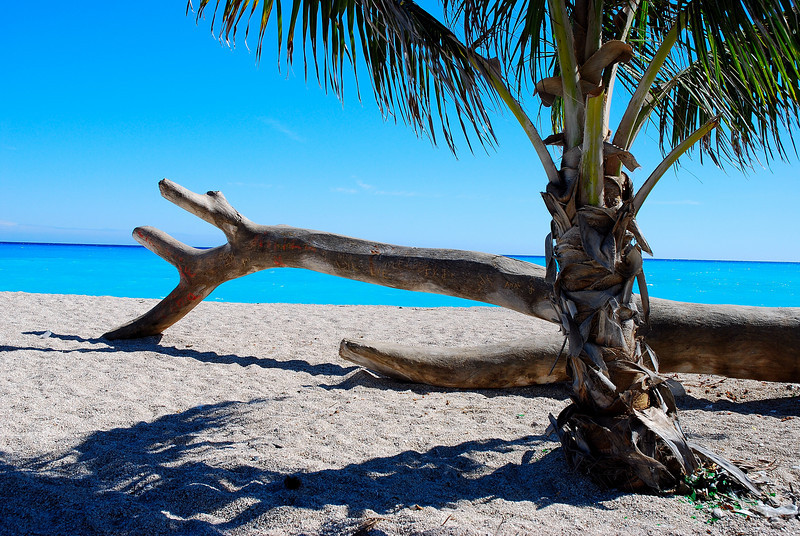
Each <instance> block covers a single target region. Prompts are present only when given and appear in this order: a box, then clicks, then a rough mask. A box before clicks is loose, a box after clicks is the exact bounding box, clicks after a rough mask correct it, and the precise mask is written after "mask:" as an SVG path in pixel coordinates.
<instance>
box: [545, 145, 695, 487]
mask: <svg viewBox="0 0 800 536" xmlns="http://www.w3.org/2000/svg"><path fill="white" fill-rule="evenodd" d="M565 160H566V159H565ZM566 164H567V165H566V166H565V167H564V168H563V169H562V176H563V177H564V180H563V182H562V188H561V189H560V191H559V189H558V188H549V190H550V191H549V192H547V193H545V194H543V195H544V198H545V203H546V205H547V207H548V209H549V210H550V212H551V214H552V216H553V222H552V226H551V227H552V232H551V235H550V236H549V237H548V242H550V241H552V243H548V248H547V249H548V257H549V258H548V268H549V273H550V274H551V277H553V276H554V277H553V279H554V299H555V306H556V309H557V311H558V313H559V314H560V316H561V323H562V329H563V331H564V332H565V333H566V334H567V336H568V345H567V372H568V374H569V376H570V379H571V381H572V390H573V396H572V398H573V402H572V404H571V405H570V406H568V407H567V408H566V409H564V411H562V413H561V414H560V415H559V417H558V419H557V420H556V421H555V428H556V430H557V431H558V433H559V436H560V438H561V441H562V445H563V447H564V451H565V455H566V457H567V460H568V462H569V463H570V465H571V466H573V467H574V468H576V469H578V470H580V471H582V472H585V473H587V474H588V475H589V476H591V477H592V478H593V479H595V480H596V481H598V482H599V483H601V484H603V485H607V486H612V487H618V488H623V489H634V490H639V489H650V490H657V491H661V490H668V489H674V488H675V487H676V486H678V485H679V483H680V482H681V481H682V477H683V476H686V475H689V474H691V473H692V472H693V471H694V470H695V469H696V467H697V462H696V459H695V456H694V454H693V453H692V450H691V448H690V447H689V445H688V444H687V442H686V439H685V437H684V435H683V433H682V431H681V429H680V424H679V423H678V418H677V413H676V409H675V402H674V399H673V397H672V394H671V393H670V391H669V389H668V387H667V386H666V384H665V383H664V381H663V379H662V378H661V377H660V376H659V375H658V373H657V371H656V370H652V369H657V359H656V358H655V356H654V354H653V353H652V351H651V350H650V348H649V347H648V346H647V344H646V343H645V342H644V340H643V339H642V337H641V336H640V335H639V333H638V328H639V326H640V325H643V324H644V323H646V322H647V317H648V300H647V294H646V286H645V285H644V276H643V273H642V254H641V251H642V245H644V247H645V248H646V247H647V246H646V242H644V240H643V239H642V238H641V236H640V234H639V232H638V228H637V226H636V223H635V219H634V213H633V209H632V201H633V195H632V188H631V186H630V181H629V179H628V178H627V176H625V175H624V173H623V174H621V175H620V176H618V177H605V180H604V181H603V187H602V188H601V189H600V192H601V194H600V195H601V196H602V197H601V198H600V199H599V202H598V203H597V204H594V203H593V204H588V203H586V202H585V201H584V199H585V192H584V193H582V191H583V190H584V189H583V188H581V187H580V186H579V185H578V183H579V181H580V180H581V175H582V174H583V169H582V170H581V172H578V170H577V169H576V168H577V166H576V167H575V168H573V167H568V164H570V162H569V161H567V162H566ZM584 169H585V167H584ZM573 177H574V178H573ZM570 178H572V179H571V180H569V179H570ZM596 190H597V188H595V191H596ZM578 197H579V198H581V199H576V198H578ZM598 205H599V206H598ZM576 207H577V208H576ZM637 280H638V281H639V283H640V284H639V289H640V292H641V294H642V307H641V308H639V307H637V305H636V302H635V301H634V297H633V287H634V284H635V283H636V282H637Z"/></svg>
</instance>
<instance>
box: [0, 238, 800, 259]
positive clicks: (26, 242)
mask: <svg viewBox="0 0 800 536" xmlns="http://www.w3.org/2000/svg"><path fill="white" fill-rule="evenodd" d="M0 245H31V246H85V247H93V248H106V247H107V248H140V249H147V248H146V247H144V246H142V245H141V244H95V243H83V242H32V241H29V240H23V241H16V240H10V241H9V240H0ZM191 247H193V248H196V249H212V248H215V247H218V246H191ZM412 247H416V246H412ZM420 249H436V248H420ZM464 251H470V250H464ZM498 255H502V256H503V257H511V258H520V257H522V258H542V259H543V258H544V255H543V254H527V253H498ZM644 261H645V262H649V261H667V262H668V261H680V262H732V263H734V262H735V263H765V264H767V263H768V264H800V261H770V260H757V261H756V260H743V259H687V258H681V257H645V258H644Z"/></svg>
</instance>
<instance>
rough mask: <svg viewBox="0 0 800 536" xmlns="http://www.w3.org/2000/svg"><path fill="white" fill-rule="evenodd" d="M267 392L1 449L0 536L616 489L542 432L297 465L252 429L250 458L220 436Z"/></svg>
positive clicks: (233, 524) (238, 521)
mask: <svg viewBox="0 0 800 536" xmlns="http://www.w3.org/2000/svg"><path fill="white" fill-rule="evenodd" d="M275 400H276V399H260V400H253V401H250V402H246V403H245V402H223V403H219V404H214V405H208V406H198V407H195V408H192V409H190V410H188V411H185V412H182V413H177V414H172V415H166V416H164V417H162V418H160V419H158V420H155V421H153V422H150V423H144V422H141V423H139V424H136V425H134V426H131V427H127V428H116V429H112V430H107V431H98V432H95V433H93V434H91V435H90V436H88V437H87V438H86V439H85V440H84V441H83V442H81V443H80V444H79V445H77V446H76V447H75V448H74V449H72V450H70V451H69V452H67V453H65V454H63V455H61V456H59V457H42V458H36V459H30V460H13V459H10V457H9V456H7V455H5V454H3V453H1V452H0V534H6V533H9V534H13V533H34V534H49V533H58V534H67V535H68V534H117V533H132V534H136V533H139V534H144V533H147V534H175V533H181V534H220V533H223V532H227V531H230V530H233V529H236V528H238V527H242V526H245V525H248V524H249V523H250V522H252V521H254V520H256V519H258V518H261V519H260V520H259V522H260V523H261V522H263V521H264V520H265V519H270V518H271V516H272V515H281V512H283V513H284V515H285V507H287V506H293V507H295V508H299V509H301V510H300V511H302V509H307V510H315V511H323V510H325V509H326V508H328V507H330V506H337V505H340V506H344V507H345V508H346V509H347V512H348V519H350V520H357V519H358V518H361V517H362V516H363V514H364V512H365V511H367V510H369V511H371V512H375V513H377V514H378V515H381V514H391V513H393V512H397V511H398V510H401V509H403V508H418V507H426V506H431V507H434V508H442V507H448V506H455V505H456V503H457V502H458V501H463V500H466V501H489V500H493V499H502V500H505V501H512V502H521V501H526V502H530V503H531V507H532V508H545V507H547V506H549V505H551V504H554V503H568V504H573V505H580V506H586V507H590V508H596V509H603V508H604V507H603V506H602V502H603V501H605V500H611V499H613V498H615V497H617V496H619V493H616V492H613V491H612V492H609V491H602V490H600V489H598V488H594V486H592V485H591V484H587V482H586V481H585V480H584V479H582V478H580V477H577V476H574V475H572V474H571V473H570V472H569V471H568V469H567V466H566V463H565V462H564V460H563V457H562V456H561V455H560V453H559V452H558V451H550V452H547V449H546V447H552V443H550V442H548V441H547V440H546V438H544V437H543V436H526V437H521V438H518V439H514V440H503V439H491V440H479V441H465V442H463V443H459V444H457V445H442V446H437V447H433V448H430V449H429V450H427V451H424V452H417V451H415V450H405V451H402V452H398V453H396V454H393V455H389V456H385V457H378V458H373V459H367V460H364V461H361V462H359V463H351V464H347V465H343V466H340V467H335V468H330V469H322V470H316V471H305V472H303V471H301V472H297V471H296V469H294V470H293V469H292V468H290V467H288V466H287V464H289V463H291V462H287V461H285V460H284V459H283V457H282V456H281V450H282V448H281V446H280V445H277V444H273V443H270V442H269V441H268V440H266V439H264V438H259V437H258V436H256V437H255V438H253V437H252V436H251V437H250V438H248V440H247V445H246V446H247V447H248V448H250V449H251V450H250V451H249V452H250V453H251V454H252V452H254V451H253V450H252V448H253V445H254V443H253V442H254V441H255V442H256V443H257V444H256V445H255V450H256V451H257V452H258V455H257V456H252V455H251V456H247V455H244V454H242V452H243V451H242V450H241V448H243V446H242V445H237V444H236V443H233V442H232V441H230V440H229V439H225V438H226V437H230V435H229V434H227V432H228V428H230V427H231V426H232V427H236V426H240V425H241V423H242V415H243V414H246V413H247V412H248V411H253V410H254V408H255V409H257V408H258V407H263V405H269V404H271V403H274V402H275ZM323 444H324V440H323V439H320V446H322V445H323ZM545 446H546V447H545ZM237 448H239V450H237ZM307 448H309V449H313V448H314V445H308V446H307ZM508 450H524V451H525V452H524V454H523V456H522V458H521V461H520V463H508V464H506V465H504V466H502V467H499V468H496V469H494V470H489V469H488V468H487V467H486V466H485V465H484V464H483V463H481V462H480V461H479V460H480V457H481V456H482V455H484V454H485V453H489V452H500V451H508ZM244 451H247V449H246V448H245V449H244ZM544 452H547V453H544ZM295 461H296V460H295ZM551 475H559V476H558V478H551ZM587 486H591V489H587ZM265 516H266V517H265ZM338 522H339V523H341V521H338ZM354 522H355V521H354ZM332 530H334V531H335V530H336V529H335V528H333V529H332Z"/></svg>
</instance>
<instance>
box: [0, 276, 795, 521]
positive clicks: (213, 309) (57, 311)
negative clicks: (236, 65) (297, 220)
mask: <svg viewBox="0 0 800 536" xmlns="http://www.w3.org/2000/svg"><path fill="white" fill-rule="evenodd" d="M154 303H155V302H154V301H153V300H144V299H126V298H110V297H89V296H74V295H45V294H27V293H19V292H2V293H0V309H1V310H2V311H3V320H2V322H0V398H1V399H2V404H0V534H3V535H6V534H9V535H11V534H82V535H84V534H89V535H91V534H137V535H149V534H232V535H239V534H242V535H244V534H247V535H250V534H252V535H256V534H258V535H283V534H347V535H354V534H359V535H363V534H372V535H384V534H385V535H397V534H428V535H440V534H441V535H445V534H446V535H490V536H491V535H515V534H577V533H584V534H632V535H633V534H637V535H638V534H720V535H722V534H752V535H756V534H759V535H763V534H798V533H800V522H799V521H798V519H797V518H796V517H790V518H788V519H787V518H780V517H777V518H771V519H767V518H764V517H750V518H745V517H743V516H741V515H737V514H733V513H731V512H720V511H717V512H716V513H717V514H723V515H722V518H721V519H719V520H718V521H713V519H714V517H713V513H714V512H712V510H711V508H701V509H698V508H696V507H695V506H694V505H693V504H690V502H689V501H687V500H686V499H685V498H682V497H676V496H664V497H661V496H641V495H632V494H629V493H622V492H617V491H603V490H600V489H598V488H597V487H596V486H594V485H593V484H591V483H590V482H589V481H587V480H586V479H585V478H583V477H581V476H579V475H575V474H572V473H570V472H569V470H568V469H567V467H566V464H565V462H564V459H563V457H562V455H561V452H560V450H559V445H558V443H557V442H555V441H553V440H552V439H551V438H548V437H546V436H545V428H546V426H547V422H548V414H549V413H553V414H557V413H558V411H559V410H560V409H561V408H563V407H564V406H565V405H566V404H567V401H568V396H569V392H568V390H567V388H566V387H565V386H564V385H552V386H542V387H530V388H521V389H510V390H502V391H480V390H476V391H467V390H447V389H440V388H433V387H427V386H422V385H413V384H404V383H400V382H397V381H394V380H389V379H386V378H381V377H378V376H376V375H373V374H371V373H369V372H367V371H365V370H364V369H361V368H359V367H356V366H354V365H352V364H351V363H348V362H345V361H342V360H340V359H339V357H338V352H337V349H338V345H339V341H340V340H341V339H342V338H344V337H347V338H359V337H363V338H365V339H377V340H387V341H395V342H404V343H412V344H413V343H417V344H435V345H440V346H448V345H449V346H458V345H468V344H481V343H488V342H497V341H502V340H505V339H513V338H517V337H521V336H523V335H525V333H526V329H527V326H528V325H529V322H530V320H529V319H527V318H526V317H524V316H522V315H519V314H516V313H514V312H510V311H506V310H503V309H499V308H489V307H475V308H439V309H419V308H400V307H385V306H336V305H286V304H230V303H210V302H207V303H202V304H200V305H199V306H198V307H197V309H195V310H194V311H193V312H192V313H190V314H189V316H187V317H186V318H185V319H184V320H182V321H181V322H179V323H178V324H176V325H175V326H173V327H172V328H170V329H169V330H167V331H166V332H165V333H164V335H163V336H162V337H160V338H148V339H143V340H134V341H114V342H111V341H106V340H104V339H101V338H100V336H101V334H102V333H104V332H106V331H108V330H109V329H111V328H114V327H116V326H118V325H120V324H122V323H124V322H126V321H128V320H130V319H131V318H133V317H135V316H137V315H139V314H141V313H143V312H144V311H146V310H147V309H149V308H150V307H152V305H153V304H154ZM673 376H674V377H675V378H677V379H678V380H679V381H681V382H682V383H683V385H684V387H685V389H686V390H687V395H686V396H684V397H681V398H680V399H679V401H678V403H679V407H680V409H681V419H682V420H681V422H682V424H683V427H684V430H685V431H686V432H687V435H688V436H689V437H690V438H691V439H693V440H694V441H696V442H698V443H700V444H703V445H705V446H707V447H710V448H712V449H713V450H716V451H717V452H719V453H721V454H722V455H724V456H726V457H727V458H729V459H732V460H737V461H739V462H741V463H742V464H743V465H744V466H745V467H748V468H750V474H751V475H753V476H754V478H756V479H757V480H760V481H764V482H767V484H765V485H766V486H767V488H765V489H767V490H768V491H769V492H771V493H774V494H775V495H774V499H775V500H776V501H777V502H778V503H780V504H791V503H793V501H796V500H798V496H800V386H798V385H792V384H774V383H772V384H771V383H763V382H756V381H741V380H732V379H724V378H719V377H711V376H696V375H673Z"/></svg>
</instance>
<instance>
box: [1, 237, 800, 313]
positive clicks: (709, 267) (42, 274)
mask: <svg viewBox="0 0 800 536" xmlns="http://www.w3.org/2000/svg"><path fill="white" fill-rule="evenodd" d="M516 258H518V259H522V260H526V261H529V262H533V263H536V264H539V265H542V264H543V262H544V259H543V258H542V257H516ZM645 274H646V276H647V283H648V289H649V292H650V295H651V296H657V297H659V298H668V299H672V300H680V301H690V302H698V303H733V304H739V305H763V306H771V307H797V306H800V263H777V262H775V263H773V262H732V261H683V260H652V259H650V260H645ZM177 282H178V275H177V272H176V270H175V268H173V267H172V266H171V265H170V264H168V263H167V262H165V261H163V260H162V259H160V258H159V257H157V256H156V255H154V254H153V253H151V252H149V251H147V250H146V249H144V248H142V247H139V246H87V245H63V244H29V243H2V242H0V291H24V292H42V293H48V294H87V295H92V296H120V297H130V298H163V297H164V296H166V295H167V294H168V293H169V292H170V291H171V290H172V289H173V288H174V286H175V285H176V284H177ZM208 299H210V300H216V301H225V302H247V303H264V302H275V303H327V304H354V305H398V306H405V307H443V306H469V305H479V304H478V303H476V302H470V301H467V300H461V299H458V298H453V297H450V296H439V295H436V294H425V293H419V292H409V291H405V290H397V289H390V288H386V287H381V286H378V285H369V284H367V283H361V282H358V281H350V280H348V279H342V278H338V277H334V276H329V275H325V274H319V273H315V272H310V271H307V270H298V269H292V268H276V269H273V270H265V271H263V272H258V273H255V274H252V275H248V276H246V277H243V278H240V279H236V280H234V281H229V282H227V283H224V284H223V285H221V286H220V287H219V288H217V289H216V290H215V291H214V292H213V293H212V294H211V296H210V297H209V298H208Z"/></svg>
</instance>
